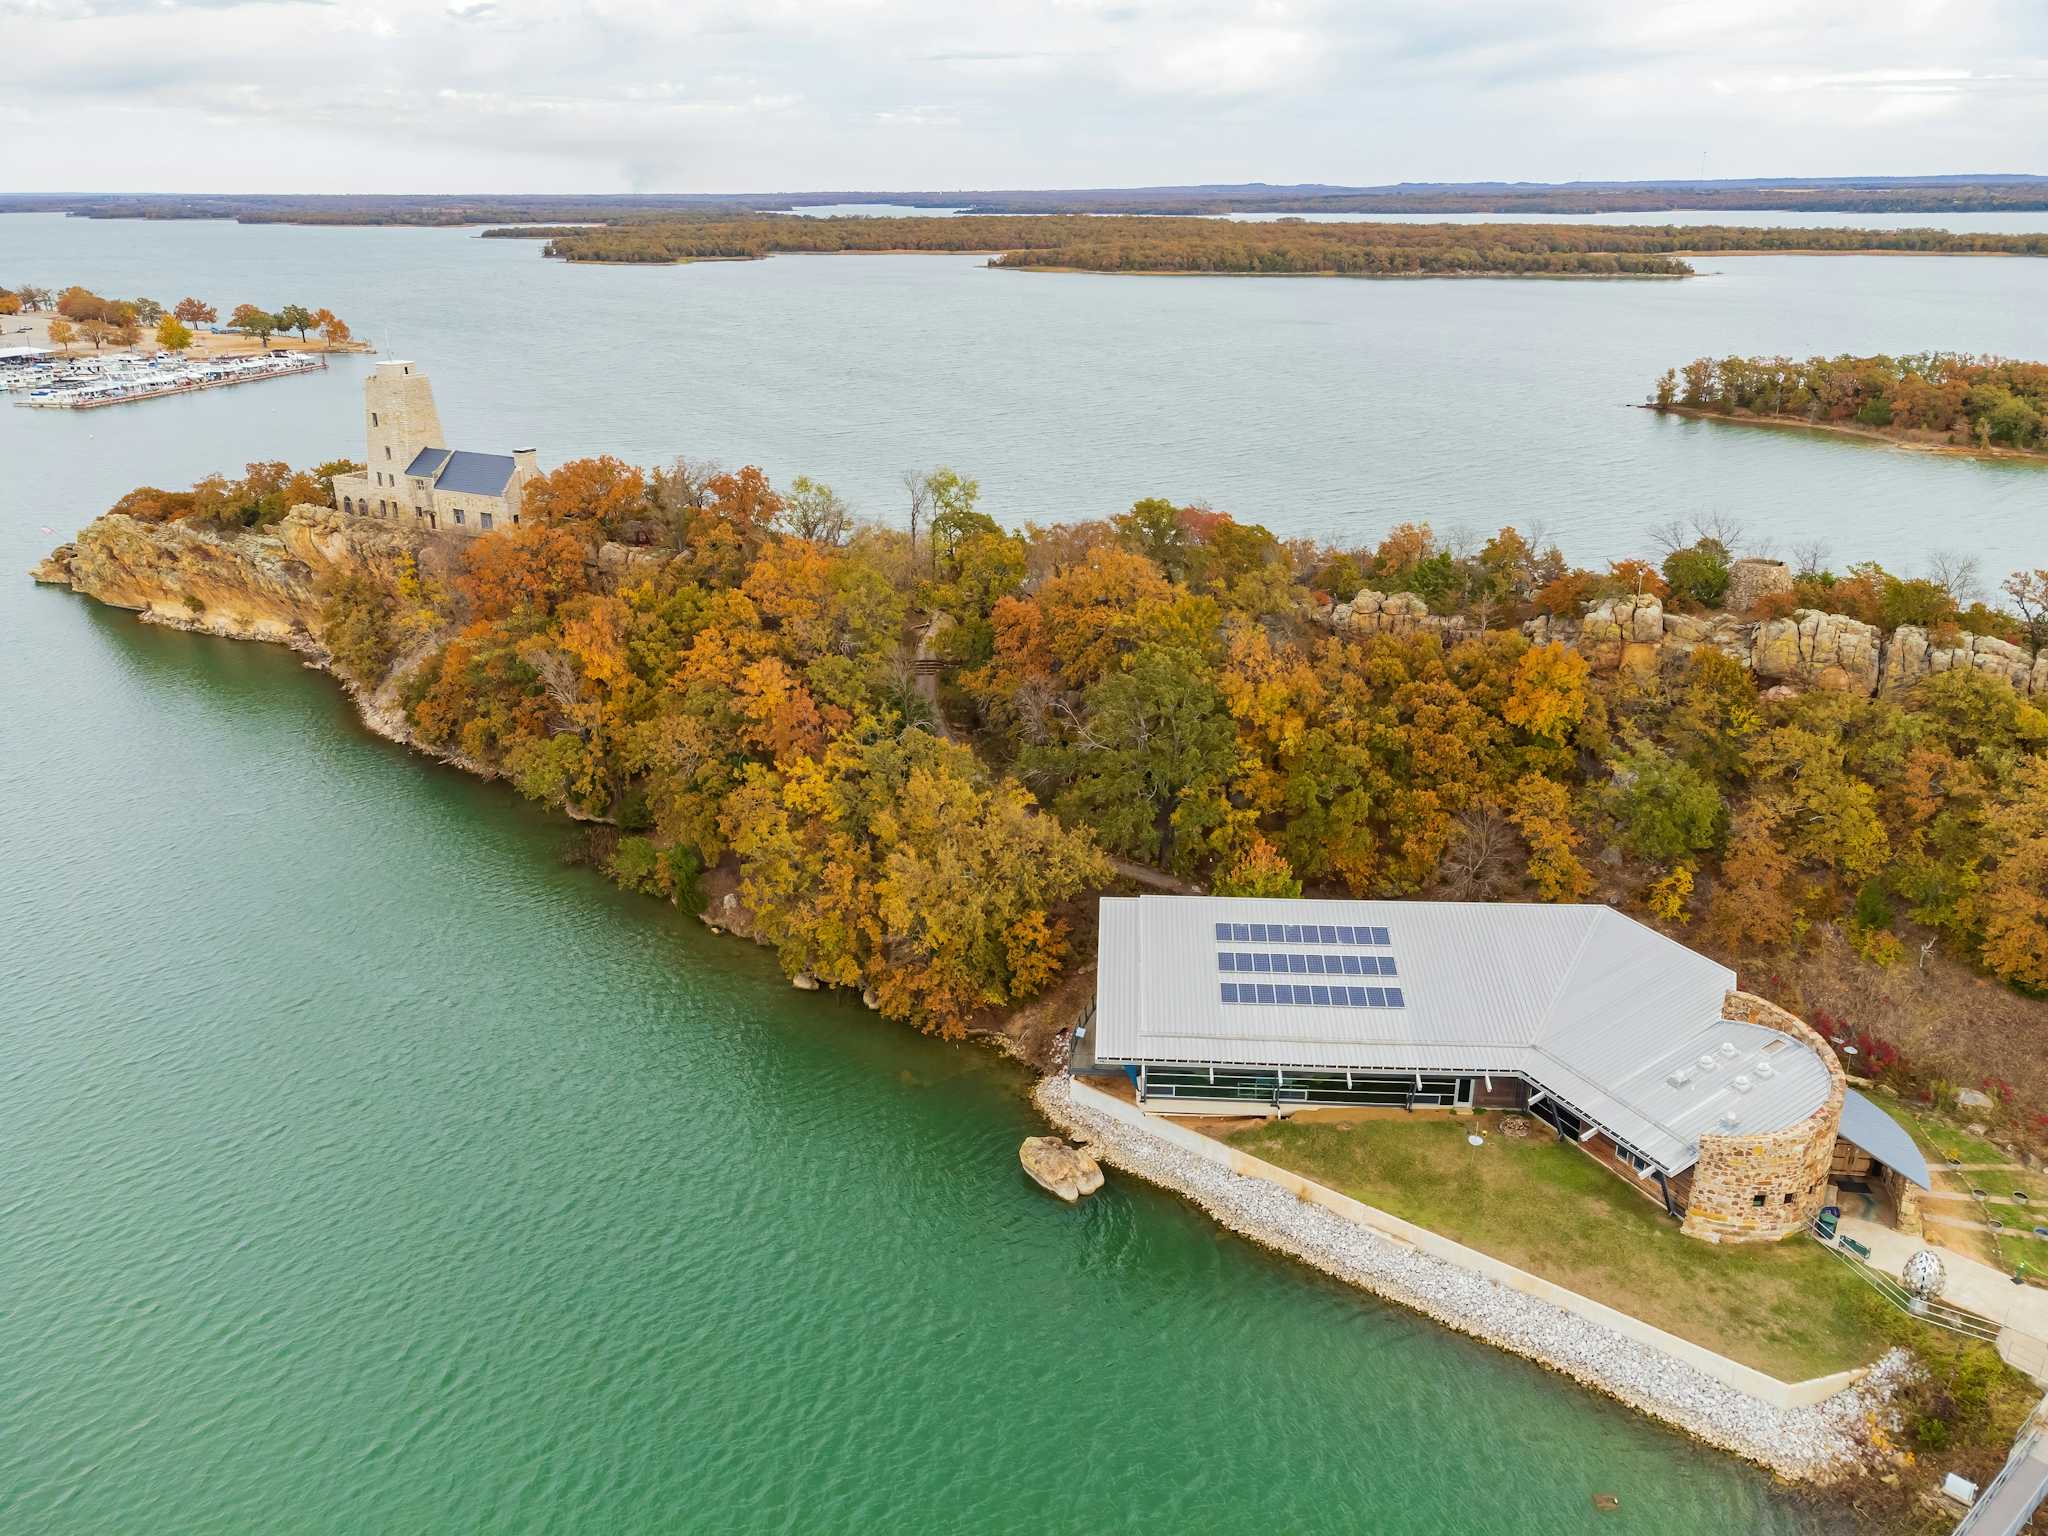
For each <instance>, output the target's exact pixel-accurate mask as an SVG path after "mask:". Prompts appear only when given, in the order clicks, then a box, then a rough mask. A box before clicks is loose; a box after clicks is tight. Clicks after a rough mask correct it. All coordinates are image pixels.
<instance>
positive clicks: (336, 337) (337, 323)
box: [320, 310, 355, 347]
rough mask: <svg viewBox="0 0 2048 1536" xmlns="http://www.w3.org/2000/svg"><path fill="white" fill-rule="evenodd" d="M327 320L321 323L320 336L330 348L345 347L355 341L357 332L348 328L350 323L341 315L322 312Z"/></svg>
mask: <svg viewBox="0 0 2048 1536" xmlns="http://www.w3.org/2000/svg"><path fill="white" fill-rule="evenodd" d="M320 313H321V314H322V315H325V316H326V318H325V319H323V320H321V321H320V336H321V339H322V340H323V341H325V342H326V343H327V345H329V346H330V347H344V346H347V345H348V344H349V342H351V341H352V340H354V339H355V332H353V331H351V330H350V329H349V328H348V322H347V321H346V320H344V319H342V318H341V316H339V315H331V314H328V313H327V311H326V310H322V311H320Z"/></svg>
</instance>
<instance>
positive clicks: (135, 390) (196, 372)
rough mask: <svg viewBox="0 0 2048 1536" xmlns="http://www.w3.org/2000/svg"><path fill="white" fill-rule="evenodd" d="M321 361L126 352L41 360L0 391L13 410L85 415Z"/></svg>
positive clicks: (278, 374)
mask: <svg viewBox="0 0 2048 1536" xmlns="http://www.w3.org/2000/svg"><path fill="white" fill-rule="evenodd" d="M326 367H327V359H326V358H325V357H324V356H321V355H319V354H317V353H305V352H275V353H271V354H270V355H268V356H257V357H218V358H206V359H192V360H190V361H183V360H166V359H163V358H143V357H137V356H134V355H132V354H128V353H120V354H116V355H115V356H112V357H106V358H99V357H84V358H60V359H45V360H41V361H38V362H35V363H32V364H29V365H27V366H22V367H14V368H9V369H6V370H5V371H4V373H0V390H4V391H5V392H6V393H7V394H9V395H11V396H13V398H14V403H15V404H16V405H25V406H34V407H37V408H40V409H44V410H61V411H90V410H97V409H98V408H99V407H101V406H105V405H126V404H128V403H130V402H131V401H136V400H155V399H159V398H161V397H162V396H164V395H187V394H191V393H193V392H195V391H197V390H202V389H224V388H226V387H227V386H228V385H230V384H252V383H255V382H257V381H259V380H262V379H281V378H288V377H290V376H292V375H295V374H302V373H318V372H321V371H323V370H324V369H325V368H326Z"/></svg>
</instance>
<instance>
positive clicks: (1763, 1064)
mask: <svg viewBox="0 0 2048 1536" xmlns="http://www.w3.org/2000/svg"><path fill="white" fill-rule="evenodd" d="M1750 1070H1751V1071H1752V1072H1754V1073H1756V1075H1757V1076H1758V1077H1776V1076H1777V1075H1778V1069H1777V1068H1776V1067H1774V1066H1772V1065H1771V1064H1770V1063H1769V1062H1768V1061H1760V1062H1758V1063H1757V1064H1756V1065H1755V1066H1754V1067H1752V1068H1750Z"/></svg>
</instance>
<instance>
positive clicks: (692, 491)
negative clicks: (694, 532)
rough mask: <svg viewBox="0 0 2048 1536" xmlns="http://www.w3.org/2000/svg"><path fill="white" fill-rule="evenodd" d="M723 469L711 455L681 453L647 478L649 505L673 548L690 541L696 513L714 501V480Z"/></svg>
mask: <svg viewBox="0 0 2048 1536" xmlns="http://www.w3.org/2000/svg"><path fill="white" fill-rule="evenodd" d="M720 473H721V471H720V469H719V467H718V465H717V464H716V463H715V462H713V461H712V460H710V459H686V458H684V457H683V456H682V455H680V454H678V455H677V456H676V460H675V462H674V463H673V464H670V465H669V466H668V467H667V468H666V469H656V470H655V471H654V472H653V473H652V474H650V475H649V476H648V479H647V505H648V507H649V508H650V509H652V511H653V512H654V515H655V517H656V519H657V520H659V521H660V523H661V524H662V527H663V531H664V532H665V534H666V535H667V538H668V543H669V545H670V547H671V548H673V549H677V550H680V549H681V548H683V546H684V544H685V543H686V542H687V541H688V537H689V529H690V521H691V517H692V515H693V514H694V513H698V512H701V511H703V510H704V508H705V507H707V506H708V505H710V502H711V492H710V490H709V486H710V484H711V482H712V481H713V480H715V479H717V478H718V476H719V474H720Z"/></svg>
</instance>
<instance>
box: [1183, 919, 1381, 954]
mask: <svg viewBox="0 0 2048 1536" xmlns="http://www.w3.org/2000/svg"><path fill="white" fill-rule="evenodd" d="M1216 940H1217V942H1218V943H1220V944H1231V943H1237V944H1247V943H1249V944H1347V945H1351V946H1353V947H1355V948H1367V947H1370V948H1375V949H1385V948H1386V947H1387V946H1388V945H1389V944H1391V943H1392V942H1393V940H1391V939H1390V938H1388V937H1387V930H1386V929H1384V928H1366V927H1362V926H1361V927H1357V928H1351V927H1344V926H1341V925H1339V926H1335V927H1333V926H1331V925H1330V924H1328V923H1322V924H1317V923H1218V924H1217V925H1216Z"/></svg>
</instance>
